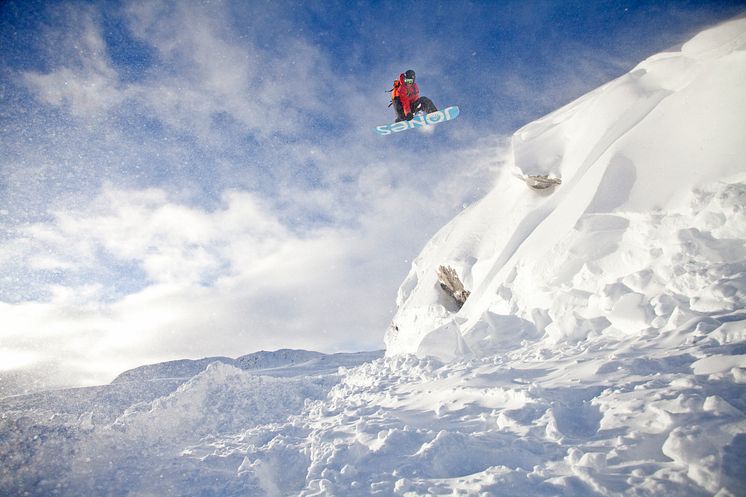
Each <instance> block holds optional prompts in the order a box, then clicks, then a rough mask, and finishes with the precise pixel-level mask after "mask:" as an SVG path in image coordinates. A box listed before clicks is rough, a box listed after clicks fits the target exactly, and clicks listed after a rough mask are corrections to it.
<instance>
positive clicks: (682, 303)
mask: <svg viewBox="0 0 746 497" xmlns="http://www.w3.org/2000/svg"><path fill="white" fill-rule="evenodd" d="M745 25H746V20H744V19H739V20H735V21H732V22H730V23H727V24H725V25H722V26H720V27H718V28H717V29H713V30H709V31H706V32H704V33H701V34H700V35H699V36H697V37H695V38H694V39H692V40H691V41H689V42H688V43H686V44H684V45H683V47H682V48H681V51H679V52H668V53H661V54H658V55H655V56H653V57H651V58H649V59H648V60H646V61H644V62H643V63H641V64H640V65H638V66H637V67H636V68H635V69H634V70H632V71H631V72H630V73H629V74H627V75H625V76H623V77H621V78H619V79H617V80H615V81H612V82H610V83H608V84H606V85H604V86H602V87H600V88H598V89H597V90H595V91H593V92H591V93H589V94H587V95H585V96H583V97H581V98H579V99H578V100H576V101H575V102H573V103H571V104H569V105H567V106H565V107H563V108H561V109H559V110H558V111H556V112H554V113H552V114H550V115H548V116H546V117H544V118H542V119H540V120H538V121H536V122H533V123H531V124H529V125H527V126H525V127H524V128H522V129H520V130H518V131H517V132H516V133H515V135H514V136H513V140H512V150H511V154H510V156H509V157H508V158H507V167H505V168H504V170H503V171H502V174H501V175H500V177H499V178H498V179H497V182H496V185H495V187H494V189H493V190H492V191H491V192H490V193H489V194H488V195H487V196H486V197H485V198H484V199H482V200H481V201H480V202H478V203H476V204H474V205H472V206H471V207H470V208H468V209H467V210H465V211H464V212H463V213H461V214H460V215H459V216H458V217H456V219H454V220H453V221H452V222H451V223H449V224H448V225H447V226H445V227H444V228H443V229H442V230H441V231H440V232H439V233H438V234H437V235H436V236H435V237H434V238H433V239H432V240H431V241H430V242H429V243H428V244H427V246H426V247H425V249H424V250H423V251H422V253H421V254H420V256H419V257H418V258H417V259H416V260H415V261H414V263H413V267H412V270H411V272H410V274H409V276H408V277H407V279H406V281H405V282H404V284H403V285H402V287H401V289H400V291H399V296H398V305H399V309H398V312H397V314H396V316H395V318H394V320H393V323H392V327H391V329H390V330H389V332H388V333H387V336H386V346H387V354H389V355H392V354H400V353H417V354H420V355H434V356H438V357H441V358H447V359H448V358H452V357H458V356H461V357H473V356H484V355H489V354H493V353H496V352H503V351H506V350H510V349H514V348H517V347H519V346H520V345H521V341H522V340H530V341H534V340H537V339H543V341H544V342H545V343H546V344H547V345H550V344H551V343H557V342H566V341H570V342H577V341H579V340H584V339H586V338H589V337H597V336H605V337H608V336H612V335H613V336H620V337H621V336H628V335H636V334H637V335H639V334H641V333H648V334H649V333H655V334H657V333H662V332H669V331H671V330H673V329H676V328H677V327H679V326H680V325H681V324H683V323H685V322H686V321H688V320H690V319H693V318H696V317H701V316H703V315H708V316H721V315H723V314H726V313H729V312H733V311H735V310H739V309H743V307H744V302H745V296H746V283H745V282H744V269H745V267H744V264H743V260H744V255H746V249H745V248H744V244H743V240H744V238H745V236H744V235H746V223H745V222H744V211H743V206H744V204H746V196H745V195H746V193H745V191H744V190H745V188H746V186H744V185H745V184H746V119H745V118H744V116H746V51H744V49H745V48H746V33H744V31H745V29H744V26H745ZM528 175H548V176H550V177H558V178H561V179H562V185H561V186H559V187H556V188H554V189H552V190H548V191H541V192H534V191H529V190H528V189H527V188H526V185H525V184H524V183H523V182H522V181H520V180H519V178H520V177H524V176H528ZM441 264H444V265H450V266H452V267H453V268H455V269H456V271H457V272H458V274H459V275H460V276H461V279H462V280H463V282H464V284H465V287H466V288H467V289H469V290H471V292H472V293H471V296H470V297H469V299H468V301H467V302H466V305H465V306H464V307H463V309H461V310H460V312H456V310H457V309H456V308H455V307H454V303H453V302H450V299H449V298H448V297H447V296H446V295H445V294H444V293H443V292H442V291H441V290H440V288H439V287H438V284H437V277H436V269H437V267H438V266H439V265H441Z"/></svg>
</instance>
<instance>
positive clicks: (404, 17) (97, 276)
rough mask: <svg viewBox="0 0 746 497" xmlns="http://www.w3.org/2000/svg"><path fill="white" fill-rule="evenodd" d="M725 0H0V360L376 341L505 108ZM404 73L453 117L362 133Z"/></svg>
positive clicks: (539, 104) (483, 164)
mask: <svg viewBox="0 0 746 497" xmlns="http://www.w3.org/2000/svg"><path fill="white" fill-rule="evenodd" d="M744 6H745V4H744V3H743V2H727V1H721V2H697V1H676V2H673V1H671V2H660V1H659V2H641V1H635V2H631V1H629V2H625V1H599V2H559V1H506V2H360V3H349V2H272V1H267V2H259V1H256V2H253V1H252V2H246V1H216V2H206V1H205V2H191V1H174V2H152V1H142V2H66V1H55V2H33V1H5V2H3V3H1V4H0V47H1V48H0V129H1V130H2V135H1V136H2V138H1V141H0V226H1V227H2V232H1V233H2V234H1V235H0V267H1V268H2V269H1V270H0V271H1V273H0V274H1V275H2V276H0V321H3V322H4V323H10V325H8V326H4V329H3V330H2V331H0V333H2V334H3V335H4V336H3V337H2V338H3V341H2V343H1V344H0V359H2V360H0V362H3V363H5V364H7V366H5V369H6V370H11V369H15V370H21V369H24V368H25V369H28V368H38V369H41V370H43V371H56V372H58V374H57V377H58V378H62V379H61V380H60V381H64V382H71V383H81V382H90V381H105V380H106V379H108V378H110V377H111V376H113V375H114V374H116V373H117V372H119V371H120V370H121V369H124V368H126V367H132V366H135V365H138V364H142V363H145V362H153V361H160V360H166V359H173V358H179V357H201V356H205V355H216V354H222V355H230V356H237V355H240V354H244V353H248V352H252V351H254V350H258V349H262V348H265V349H272V348H280V347H303V348H309V349H316V350H323V351H338V350H360V349H372V348H380V347H382V346H383V344H382V337H383V333H384V331H385V328H386V326H387V324H388V320H389V319H390V317H391V313H392V311H393V309H394V306H395V296H396V289H397V287H398V285H399V283H400V282H401V281H402V280H403V279H404V277H405V275H406V273H407V271H408V268H409V265H410V264H411V260H412V259H413V258H414V257H415V256H416V255H417V253H418V252H419V250H420V249H421V247H422V245H423V244H424V243H425V242H426V241H427V239H429V238H430V236H432V235H433V234H434V232H435V231H436V230H437V229H438V228H439V227H440V226H442V225H443V224H444V223H445V222H447V221H448V220H449V219H450V218H452V217H453V216H454V215H455V214H456V213H457V212H458V211H459V210H460V209H462V208H463V207H464V206H465V205H468V204H469V203H470V202H473V201H474V200H476V199H478V198H479V197H480V196H481V195H483V194H484V193H485V191H486V190H487V189H488V188H489V186H490V184H491V181H492V178H493V177H494V175H495V172H496V171H497V170H498V169H499V167H500V163H501V157H502V154H504V151H505V147H506V143H507V138H508V137H509V136H510V134H511V133H512V132H513V131H514V130H516V129H517V128H519V127H520V126H522V125H524V124H526V123H528V122H530V121H532V120H534V119H536V118H538V117H541V116H542V115H544V114H546V113H548V112H550V111H552V110H554V109H556V108H558V107H560V106H561V105H564V104H566V103H568V102H570V101H571V100H573V99H574V98H577V97H579V96H581V95H582V94H584V93H586V92H587V91H589V90H591V89H593V88H595V87H597V86H599V85H600V84H603V83H604V82H606V81H608V80H610V79H612V78H614V77H617V76H620V75H622V74H624V73H625V72H627V71H629V70H630V69H631V68H632V67H634V66H635V65H636V64H637V63H638V62H640V61H641V60H642V59H644V58H645V57H647V56H649V55H651V54H653V53H656V52H659V51H661V50H664V49H666V48H668V47H672V46H675V45H677V44H680V43H682V42H684V41H685V40H686V39H688V38H689V37H691V36H692V35H693V34H695V33H696V32H698V31H700V30H701V29H703V28H704V27H707V26H709V25H711V24H714V23H717V22H719V21H722V20H725V19H727V18H729V17H732V16H734V15H737V14H739V13H740V12H741V11H742V10H744ZM410 68H411V69H414V70H416V71H417V75H418V82H419V84H420V88H421V92H422V94H423V95H427V96H429V97H430V98H432V99H433V100H434V101H435V103H436V105H438V106H441V107H444V106H447V105H452V104H457V105H459V106H460V108H461V115H460V117H459V118H458V120H456V121H454V122H451V123H448V124H444V125H442V126H438V127H437V129H434V130H433V132H432V133H419V132H408V133H403V134H400V135H393V136H387V137H381V136H378V135H376V134H375V133H374V132H373V129H374V127H375V126H376V125H379V124H384V123H386V122H390V121H391V120H392V116H393V112H392V110H391V109H389V108H387V104H388V94H387V93H385V91H386V90H388V89H389V88H390V84H391V82H392V80H393V79H394V78H396V77H397V76H398V74H399V72H401V71H404V70H406V69H410Z"/></svg>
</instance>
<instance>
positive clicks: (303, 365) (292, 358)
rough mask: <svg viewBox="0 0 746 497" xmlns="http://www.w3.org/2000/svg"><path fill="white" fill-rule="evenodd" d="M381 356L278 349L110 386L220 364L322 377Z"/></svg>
mask: <svg viewBox="0 0 746 497" xmlns="http://www.w3.org/2000/svg"><path fill="white" fill-rule="evenodd" d="M381 355H383V352H382V351H372V352H355V353H337V354H324V353H321V352H314V351H309V350H296V349H280V350H275V351H265V350H262V351H259V352H254V353H251V354H247V355H244V356H241V357H238V358H237V359H231V358H229V357H207V358H204V359H196V360H192V359H182V360H178V361H168V362H162V363H158V364H149V365H146V366H140V367H137V368H135V369H131V370H129V371H125V372H124V373H122V374H120V375H119V376H117V377H116V378H115V379H114V381H112V384H116V383H124V382H142V381H151V380H167V379H182V380H187V379H190V378H192V377H194V376H196V375H198V374H200V373H201V372H203V371H205V370H206V369H207V367H208V366H209V365H210V364H212V363H222V364H227V365H229V366H233V367H235V368H238V369H242V370H244V371H261V372H262V374H266V375H269V376H295V375H303V374H306V373H308V374H322V373H323V374H325V373H328V372H329V371H332V370H336V369H337V368H339V367H351V366H356V365H358V364H360V363H362V362H366V361H369V360H374V359H376V358H378V357H380V356H381Z"/></svg>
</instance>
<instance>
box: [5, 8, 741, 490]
mask: <svg viewBox="0 0 746 497" xmlns="http://www.w3.org/2000/svg"><path fill="white" fill-rule="evenodd" d="M744 138H746V19H737V20H734V21H731V22H728V23H725V24H723V25H721V26H718V27H716V28H714V29H711V30H708V31H705V32H703V33H701V34H699V35H698V36H696V37H695V38H694V39H693V40H691V41H690V42H688V43H686V44H684V45H683V47H682V49H681V50H680V51H677V52H670V53H663V54H659V55H656V56H654V57H651V58H650V59H648V60H646V61H645V62H643V63H642V64H640V65H639V66H638V67H636V68H635V69H634V70H633V71H632V72H631V73H630V74H628V75H626V76H624V77H622V78H619V79H618V80H615V81H612V82H611V83H609V84H607V85H605V86H603V87H601V88H599V89H597V90H595V91H593V92H591V93H590V94H588V95H586V96H584V97H582V98H580V99H578V100H577V101H575V102H573V103H571V104H569V105H567V106H565V107H563V108H562V109H560V110H558V111H556V112H555V113H553V114H550V115H549V116H546V117H545V118H543V119H541V120H539V121H536V122H534V123H531V124H529V125H528V126H526V127H524V128H522V129H521V130H519V131H518V132H517V133H516V134H515V135H514V137H513V141H512V153H511V156H510V157H508V158H507V165H506V167H505V168H504V169H503V171H502V172H501V174H500V176H499V177H498V178H497V180H496V184H495V187H494V189H493V190H492V192H491V193H490V194H488V195H487V196H486V197H485V198H484V199H483V200H482V201H480V202H478V203H476V204H475V205H473V206H471V207H470V208H468V209H466V210H465V211H463V212H462V213H461V214H460V215H459V216H457V217H456V218H455V219H454V220H453V221H452V222H451V223H449V224H448V225H447V226H445V227H444V228H443V229H442V230H441V231H440V232H439V233H438V234H437V235H436V236H435V237H434V238H433V239H432V240H431V241H430V242H429V243H428V245H427V246H426V247H425V248H424V250H423V252H422V253H421V254H420V256H419V257H418V258H417V259H416V260H415V262H414V263H413V267H412V271H411V273H410V274H409V276H408V277H407V279H406V280H405V282H404V283H403V285H402V287H401V289H400V291H399V295H398V304H399V308H398V311H397V314H396V316H395V318H394V321H393V323H392V326H391V328H390V329H389V331H388V333H387V336H386V344H387V351H386V357H380V356H381V354H380V353H361V354H342V355H324V354H318V353H315V352H307V351H289V350H285V351H277V352H260V353H257V354H252V355H250V356H244V357H241V358H238V359H230V358H222V357H218V358H209V359H205V360H199V361H186V360H185V361H174V362H170V363H164V364H158V365H151V366H143V367H141V368H137V369H135V370H131V371H128V372H125V373H123V374H122V375H120V376H119V377H118V378H117V379H116V380H115V381H114V382H113V383H112V384H111V385H106V386H102V387H94V388H86V389H73V390H65V391H59V392H45V393H40V394H35V395H29V396H19V397H9V398H6V399H2V400H0V413H1V414H0V494H3V495H63V496H67V495H69V496H72V495H123V496H124V495H132V496H136V495H138V496H139V495H180V496H181V495H183V496H195V495H199V496H244V495H256V496H303V497H312V496H345V497H346V496H361V497H362V496H369V495H381V496H393V495H400V496H408V497H413V496H422V495H478V496H520V497H525V496H527V495H531V496H560V495H562V496H581V497H582V496H616V495H627V496H636V497H639V496H659V495H666V496H682V497H683V496H707V495H710V496H712V495H716V496H717V497H735V496H740V495H746V462H745V461H746V307H745V306H744V302H745V300H746V210H745V209H746V162H744V161H746V140H744ZM530 175H548V176H551V177H560V178H561V179H562V184H561V185H559V186H556V187H553V188H551V189H548V190H543V191H534V190H530V189H529V188H528V187H527V186H526V184H525V183H524V182H523V181H522V180H521V178H523V177H525V176H530ZM441 264H445V265H450V266H452V267H454V268H455V269H456V270H457V272H458V274H459V275H460V277H461V278H462V280H463V282H464V284H465V286H466V288H467V289H469V290H471V292H472V293H471V295H470V297H469V299H468V300H467V302H466V304H465V306H464V307H463V308H462V309H460V310H459V309H458V307H457V305H456V303H455V301H453V300H452V299H451V298H450V297H449V296H448V295H446V294H445V293H444V292H443V291H442V290H441V289H440V288H439V286H438V283H437V279H436V278H437V277H436V269H437V268H438V266H439V265H441Z"/></svg>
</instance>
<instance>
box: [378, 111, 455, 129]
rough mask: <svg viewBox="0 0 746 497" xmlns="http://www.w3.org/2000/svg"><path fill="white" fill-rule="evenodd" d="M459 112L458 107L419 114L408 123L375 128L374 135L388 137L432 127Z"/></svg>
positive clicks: (401, 122) (452, 117)
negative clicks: (414, 129)
mask: <svg viewBox="0 0 746 497" xmlns="http://www.w3.org/2000/svg"><path fill="white" fill-rule="evenodd" d="M458 114H459V110H458V106H455V105H453V106H451V107H446V108H445V109H443V110H438V111H435V112H431V113H429V114H420V115H417V116H414V117H413V118H412V120H410V121H399V122H398V123H392V124H383V125H381V126H376V133H378V134H379V135H390V134H392V133H399V132H400V131H406V130H408V129H413V128H424V127H427V126H432V125H434V124H438V123H442V122H445V121H450V120H451V119H456V118H457V117H458Z"/></svg>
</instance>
